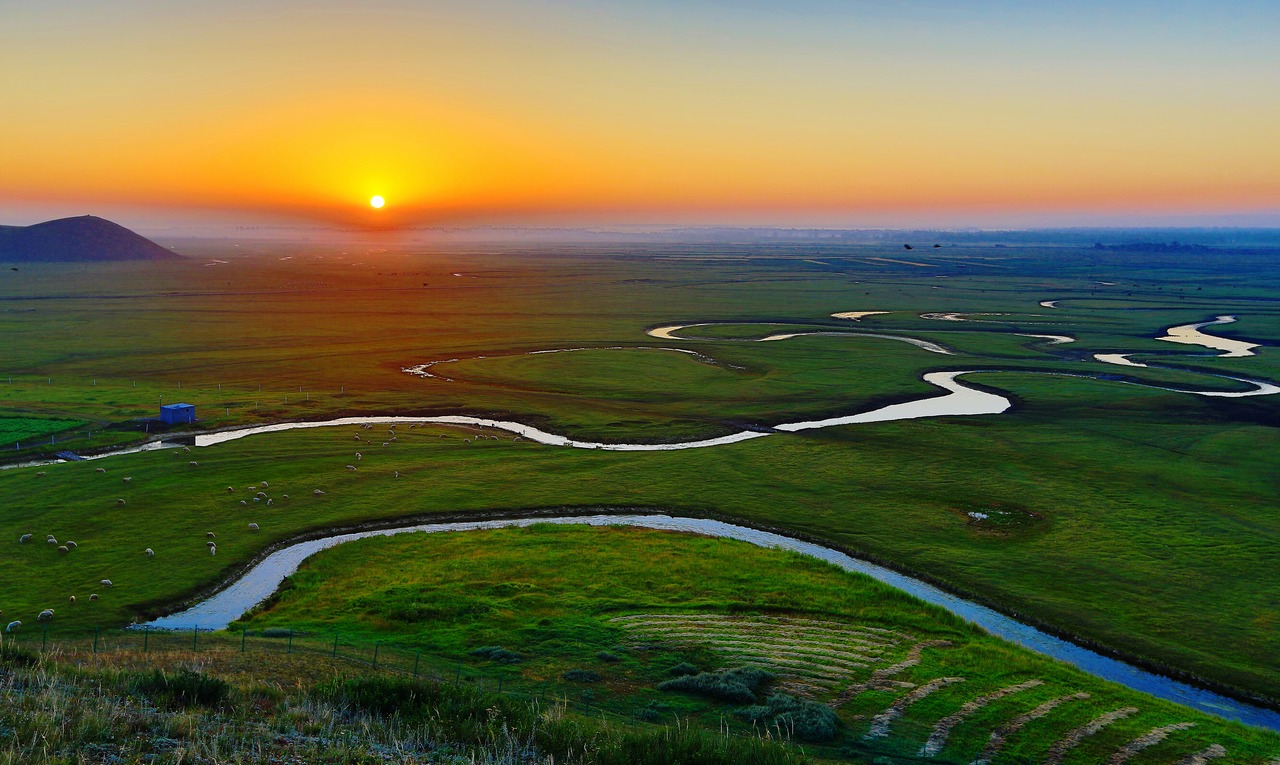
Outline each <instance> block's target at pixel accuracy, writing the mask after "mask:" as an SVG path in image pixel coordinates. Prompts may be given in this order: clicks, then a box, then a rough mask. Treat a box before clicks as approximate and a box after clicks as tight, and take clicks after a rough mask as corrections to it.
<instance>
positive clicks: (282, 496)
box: [280, 494, 289, 499]
mask: <svg viewBox="0 0 1280 765" xmlns="http://www.w3.org/2000/svg"><path fill="white" fill-rule="evenodd" d="M288 498H289V495H288V494H282V495H281V496H280V499H288Z"/></svg>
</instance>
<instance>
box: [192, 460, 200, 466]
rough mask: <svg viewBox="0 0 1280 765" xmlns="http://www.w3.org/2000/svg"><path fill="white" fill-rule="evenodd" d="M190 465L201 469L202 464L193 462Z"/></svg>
mask: <svg viewBox="0 0 1280 765" xmlns="http://www.w3.org/2000/svg"><path fill="white" fill-rule="evenodd" d="M190 464H191V467H199V465H200V463H199V462H196V461H195V460H191V463H190Z"/></svg>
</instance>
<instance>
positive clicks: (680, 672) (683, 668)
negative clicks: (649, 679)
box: [667, 661, 698, 677]
mask: <svg viewBox="0 0 1280 765" xmlns="http://www.w3.org/2000/svg"><path fill="white" fill-rule="evenodd" d="M667 674H668V675H671V676H672V677H684V676H685V675H696V674H698V668H697V667H695V666H693V665H692V664H690V663H689V662H687V661H682V662H680V663H679V664H677V665H675V666H674V667H672V668H671V669H669V670H667Z"/></svg>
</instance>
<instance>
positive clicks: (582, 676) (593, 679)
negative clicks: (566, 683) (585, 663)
mask: <svg viewBox="0 0 1280 765" xmlns="http://www.w3.org/2000/svg"><path fill="white" fill-rule="evenodd" d="M560 677H562V678H564V679H565V680H572V681H573V682H575V683H598V682H600V681H601V680H603V679H604V678H603V677H601V676H600V673H599V672H592V671H591V670H589V669H571V670H569V671H568V672H565V673H564V674H563V675H561V676H560Z"/></svg>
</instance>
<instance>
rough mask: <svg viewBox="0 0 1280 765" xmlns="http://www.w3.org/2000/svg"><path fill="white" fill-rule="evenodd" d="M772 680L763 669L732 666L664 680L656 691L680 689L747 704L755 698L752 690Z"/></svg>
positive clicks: (754, 690)
mask: <svg viewBox="0 0 1280 765" xmlns="http://www.w3.org/2000/svg"><path fill="white" fill-rule="evenodd" d="M772 679H773V675H772V674H771V673H769V672H766V671H765V670H763V669H757V668H755V667H735V668H733V669H727V670H725V671H723V672H702V673H699V674H697V675H685V676H683V677H677V678H673V679H671V680H666V681H663V682H662V683H659V684H658V690H661V691H684V692H685V693H696V694H698V695H700V696H706V697H708V698H712V699H718V700H720V701H731V702H734V703H736V704H750V703H752V702H754V701H755V700H756V689H757V688H759V687H760V686H761V685H763V684H765V683H767V682H769V681H770V680H772Z"/></svg>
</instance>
